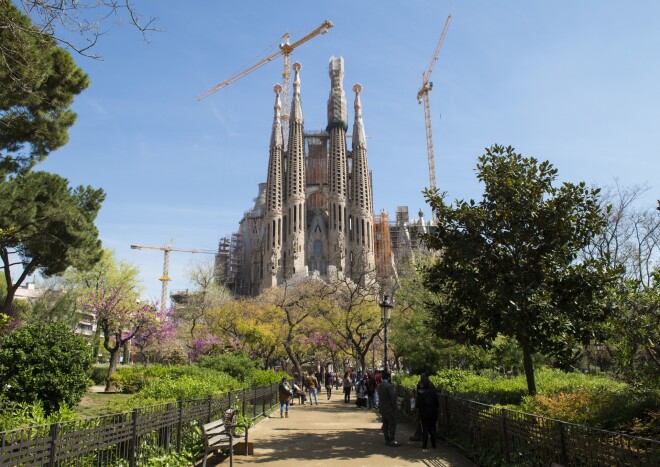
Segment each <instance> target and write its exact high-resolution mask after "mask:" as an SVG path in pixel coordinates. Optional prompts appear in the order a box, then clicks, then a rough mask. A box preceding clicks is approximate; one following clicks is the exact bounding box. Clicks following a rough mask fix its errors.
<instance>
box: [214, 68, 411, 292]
mask: <svg viewBox="0 0 660 467" xmlns="http://www.w3.org/2000/svg"><path fill="white" fill-rule="evenodd" d="M301 69H302V67H301V65H300V64H299V63H295V64H294V65H293V70H294V73H295V75H294V80H293V95H292V99H291V111H290V117H289V120H288V122H287V121H284V119H283V118H282V103H281V100H280V94H281V93H282V87H281V86H280V85H276V86H275V88H274V91H275V106H274V118H273V127H272V131H271V137H270V148H269V158H268V171H267V180H266V183H261V184H259V194H258V196H257V198H256V202H255V204H254V207H253V208H252V209H250V210H249V211H247V212H246V213H245V214H244V216H243V219H242V220H241V221H240V224H239V230H238V232H235V233H234V234H233V235H232V237H231V239H229V238H227V239H224V241H221V242H220V253H222V254H219V255H218V256H217V257H216V258H217V261H219V262H221V263H222V264H221V269H222V271H223V272H222V276H223V277H222V282H223V283H225V285H228V286H229V287H230V288H232V289H233V290H234V291H235V292H237V293H239V294H243V295H256V294H258V293H260V292H261V291H263V290H265V289H268V288H271V287H277V286H281V285H283V284H284V283H285V282H288V283H292V282H296V281H298V280H303V279H305V278H308V277H320V278H334V277H340V278H349V279H351V280H353V281H354V282H360V281H365V280H367V278H370V276H369V275H370V274H376V270H377V266H378V265H377V262H378V257H377V256H378V251H376V250H378V245H377V244H376V243H378V242H377V240H376V237H379V238H381V240H383V239H384V237H387V238H386V240H387V248H386V250H387V251H386V252H382V251H381V256H383V255H384V257H383V258H382V259H381V260H380V262H381V263H384V264H385V266H388V265H389V263H390V256H392V253H391V251H390V248H389V241H390V238H389V237H390V231H389V227H387V225H386V227H387V232H383V231H382V229H381V231H380V233H379V231H378V225H376V226H375V223H377V222H378V220H379V216H374V206H373V190H372V182H371V173H370V171H369V163H368V159H367V141H366V136H365V130H364V123H363V121H362V103H361V101H360V92H361V91H362V86H361V85H360V84H355V85H354V86H353V88H352V89H353V92H354V99H353V109H354V114H353V128H352V134H349V133H348V103H347V99H346V93H345V91H344V87H343V79H344V60H343V58H341V57H331V58H330V61H329V74H330V96H329V98H328V103H327V106H328V107H327V108H328V122H327V127H326V130H325V131H319V132H310V133H308V132H305V131H304V124H303V108H302V102H301V98H300V83H301V79H300V75H301V73H300V72H301ZM349 140H350V146H349V145H348V143H347V141H349ZM285 142H286V145H285ZM405 209H406V212H405V215H406V221H407V208H405ZM421 216H422V214H421V212H420V219H419V221H418V222H419V225H420V226H422V227H423V226H424V221H423V219H422V217H421ZM398 217H399V212H397V219H398ZM381 224H382V223H381ZM385 224H387V218H386V217H385ZM375 227H376V228H375ZM381 227H382V225H381ZM408 238H410V236H409V235H408ZM381 243H382V241H381ZM381 250H382V248H381ZM216 265H218V263H216ZM392 265H393V261H392ZM381 269H382V268H381ZM381 272H382V271H381Z"/></svg>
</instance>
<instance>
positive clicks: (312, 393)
mask: <svg viewBox="0 0 660 467" xmlns="http://www.w3.org/2000/svg"><path fill="white" fill-rule="evenodd" d="M318 387H319V380H318V379H316V376H314V373H312V370H309V376H307V390H308V391H309V405H314V404H316V405H319V399H318V397H317V396H316V390H317V388H318Z"/></svg>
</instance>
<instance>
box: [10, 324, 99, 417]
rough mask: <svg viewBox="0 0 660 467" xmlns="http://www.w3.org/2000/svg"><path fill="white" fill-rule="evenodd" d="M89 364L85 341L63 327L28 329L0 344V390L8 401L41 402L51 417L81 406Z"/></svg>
mask: <svg viewBox="0 0 660 467" xmlns="http://www.w3.org/2000/svg"><path fill="white" fill-rule="evenodd" d="M92 361H93V356H92V353H91V352H90V349H89V346H88V345H87V342H86V341H85V339H84V338H82V337H80V336H76V335H74V334H73V333H72V332H71V331H70V330H69V329H68V328H67V327H66V326H65V325H63V324H57V323H56V324H33V325H29V326H26V327H24V328H21V329H18V330H16V331H14V332H12V333H11V334H9V335H8V336H7V337H6V338H5V339H4V341H3V342H2V347H1V348H0V387H1V388H2V391H3V393H4V394H5V395H6V396H7V399H8V400H9V401H11V402H27V403H35V402H37V401H40V402H41V403H42V404H43V407H44V410H45V411H46V414H50V413H52V412H57V411H58V410H59V408H60V406H61V405H68V406H70V407H71V406H74V405H76V404H78V402H80V399H81V398H82V395H83V394H84V393H85V392H86V391H87V385H88V383H89V370H90V367H91V365H92Z"/></svg>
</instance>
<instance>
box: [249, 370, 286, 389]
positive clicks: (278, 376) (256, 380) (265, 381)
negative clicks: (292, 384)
mask: <svg viewBox="0 0 660 467" xmlns="http://www.w3.org/2000/svg"><path fill="white" fill-rule="evenodd" d="M282 378H287V379H291V375H289V374H288V373H286V372H284V371H273V370H256V371H255V372H254V374H253V375H252V381H251V382H250V384H249V385H250V386H268V385H270V384H273V383H279V382H280V381H282Z"/></svg>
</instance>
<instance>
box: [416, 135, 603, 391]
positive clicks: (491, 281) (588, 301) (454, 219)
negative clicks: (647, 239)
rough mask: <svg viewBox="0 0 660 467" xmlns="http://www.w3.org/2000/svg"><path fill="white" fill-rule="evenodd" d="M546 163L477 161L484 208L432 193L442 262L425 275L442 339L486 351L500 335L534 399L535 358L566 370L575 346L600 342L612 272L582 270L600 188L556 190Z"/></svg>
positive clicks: (502, 155) (500, 153)
mask: <svg viewBox="0 0 660 467" xmlns="http://www.w3.org/2000/svg"><path fill="white" fill-rule="evenodd" d="M556 178H557V170H556V169H555V168H554V167H553V166H552V165H551V164H550V163H549V162H547V161H546V162H539V161H537V160H536V159H534V158H524V157H523V156H521V155H520V154H516V153H515V150H514V149H513V148H512V147H506V148H505V147H503V146H498V145H495V146H492V147H491V148H487V149H486V153H485V154H484V155H483V156H481V157H480V158H479V162H478V164H477V179H478V180H479V181H480V182H482V183H483V184H484V194H483V197H482V199H481V200H480V201H479V202H475V201H474V200H470V201H464V200H457V201H455V205H451V204H448V203H447V202H446V195H445V194H438V193H437V192H429V191H427V192H426V193H425V194H426V197H427V200H428V202H429V204H430V205H431V207H432V208H433V210H434V211H435V212H436V214H437V217H438V227H437V229H436V230H435V231H434V232H433V233H430V234H427V235H426V242H427V244H428V245H429V246H430V247H431V248H433V249H436V250H440V251H441V254H440V256H439V258H438V260H437V261H436V262H435V263H434V264H433V265H431V266H429V267H427V268H426V270H425V279H424V282H425V285H426V287H428V288H429V289H430V290H431V291H432V292H434V293H435V294H436V297H435V299H434V300H431V301H430V303H429V308H430V310H431V313H432V317H433V325H434V329H435V331H436V333H437V334H438V335H439V336H440V337H447V338H454V339H459V340H462V341H464V342H470V343H476V344H480V345H483V346H488V345H490V343H491V342H492V341H493V340H494V339H495V338H496V337H497V336H498V334H501V335H503V336H510V337H513V338H515V339H516V340H517V341H518V343H519V344H520V346H521V349H522V351H523V360H524V368H525V374H526V376H527V384H528V391H529V393H530V394H535V393H536V386H535V382H534V373H533V362H532V354H533V353H534V352H542V353H545V354H552V355H555V356H556V357H557V359H558V361H559V362H560V363H561V362H562V360H565V359H566V357H567V355H568V354H570V353H571V352H572V350H573V347H574V345H576V344H578V343H586V342H588V341H589V339H591V338H593V337H594V332H595V328H596V323H598V322H600V321H602V320H603V319H604V318H605V317H606V316H607V315H608V308H607V307H606V306H605V305H604V298H605V297H606V295H607V287H608V286H609V285H610V284H611V282H612V279H613V274H612V272H611V271H610V270H609V269H607V268H606V267H605V265H604V264H603V263H602V262H600V261H598V260H585V261H582V262H577V261H576V259H577V257H578V253H579V252H580V250H582V249H583V248H584V247H585V246H586V245H587V244H588V243H589V242H590V241H591V239H592V238H593V236H594V235H595V234H597V233H598V232H599V231H600V229H601V226H602V223H603V218H602V213H601V210H600V205H599V202H598V195H599V190H598V189H589V188H587V187H586V186H585V184H584V183H579V184H573V183H563V184H562V185H561V186H559V187H556V186H554V185H553V182H555V180H556Z"/></svg>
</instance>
